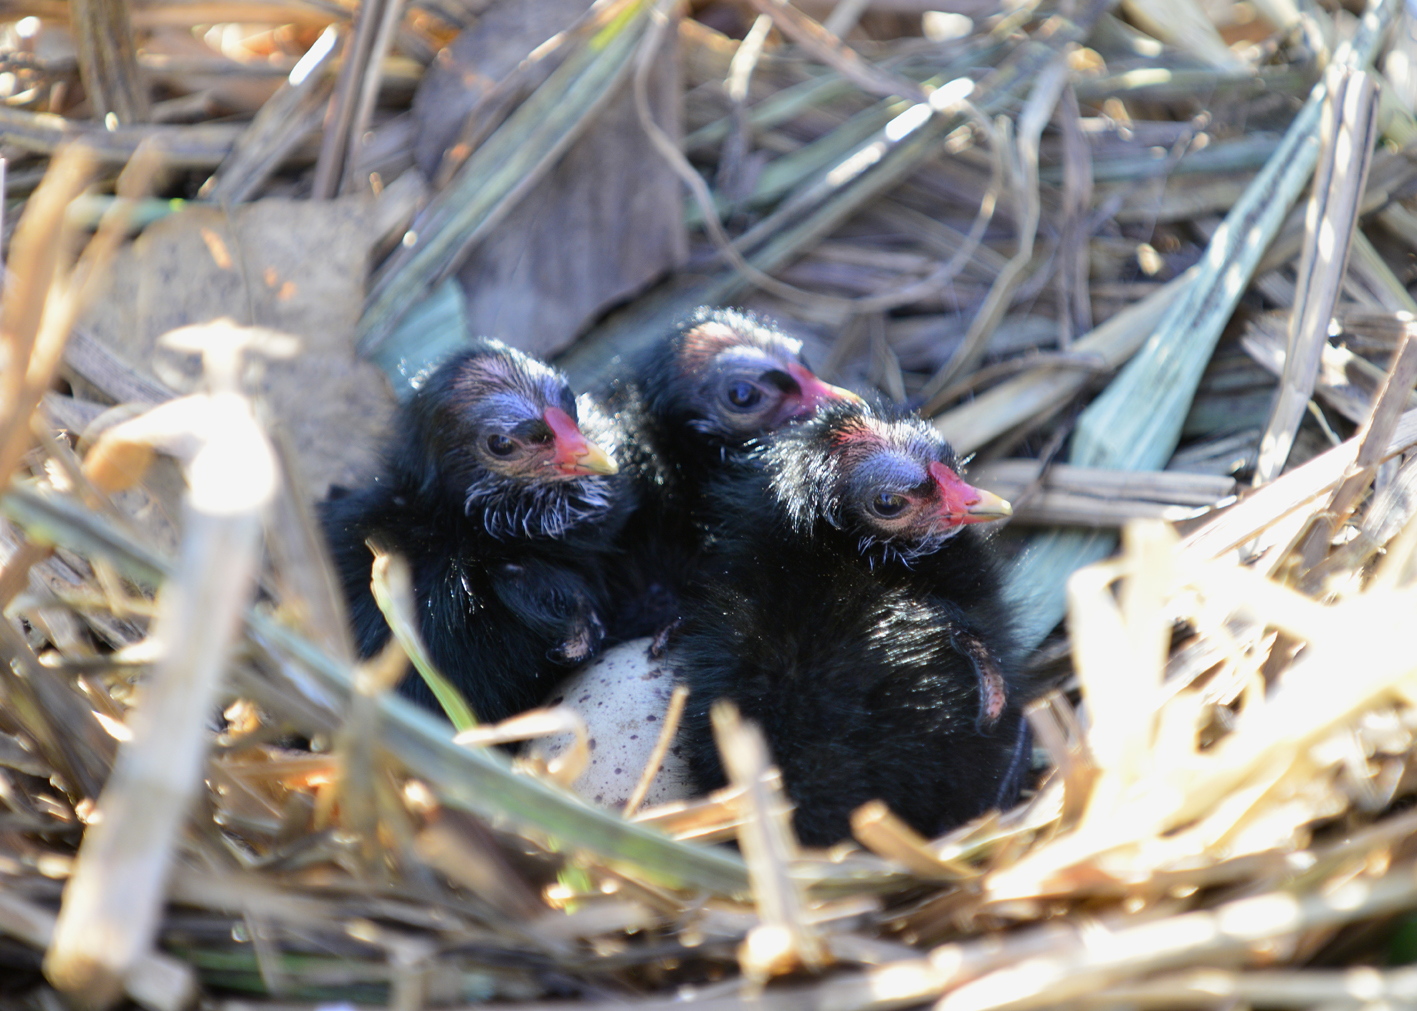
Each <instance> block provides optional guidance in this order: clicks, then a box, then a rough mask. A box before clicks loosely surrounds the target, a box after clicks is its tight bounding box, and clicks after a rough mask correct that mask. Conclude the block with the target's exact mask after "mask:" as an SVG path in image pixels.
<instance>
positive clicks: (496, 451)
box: [487, 434, 517, 456]
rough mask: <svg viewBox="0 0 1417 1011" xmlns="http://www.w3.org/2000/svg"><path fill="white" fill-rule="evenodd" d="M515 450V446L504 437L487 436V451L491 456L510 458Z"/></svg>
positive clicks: (499, 435)
mask: <svg viewBox="0 0 1417 1011" xmlns="http://www.w3.org/2000/svg"><path fill="white" fill-rule="evenodd" d="M516 448H517V444H516V443H515V442H513V441H512V440H511V439H509V438H507V437H506V436H505V435H501V434H498V435H489V436H488V437H487V451H488V452H490V453H491V454H492V455H493V456H511V455H512V453H513V451H515V450H516Z"/></svg>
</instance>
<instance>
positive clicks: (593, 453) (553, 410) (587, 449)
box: [541, 407, 620, 477]
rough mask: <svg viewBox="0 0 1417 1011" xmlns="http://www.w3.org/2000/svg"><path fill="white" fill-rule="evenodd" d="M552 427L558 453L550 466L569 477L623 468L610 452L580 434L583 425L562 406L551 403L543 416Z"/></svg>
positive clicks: (608, 472) (611, 471)
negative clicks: (617, 464) (554, 405)
mask: <svg viewBox="0 0 1417 1011" xmlns="http://www.w3.org/2000/svg"><path fill="white" fill-rule="evenodd" d="M541 417H542V418H543V419H544V420H545V421H546V424H547V425H549V426H550V427H551V436H552V440H553V443H554V445H555V450H556V452H555V455H554V456H552V457H551V466H552V467H555V468H556V470H557V472H558V473H561V474H565V475H566V476H567V477H583V476H585V475H587V474H614V473H617V472H618V471H619V470H620V468H619V467H617V466H616V465H615V461H614V460H613V459H612V458H611V456H610V454H609V453H607V452H605V450H603V449H601V448H600V447H599V446H597V445H596V444H595V443H593V442H591V441H590V440H588V439H587V438H586V437H585V436H584V435H583V434H581V430H580V427H579V426H577V425H576V423H575V422H574V421H573V420H572V419H571V416H570V415H569V414H567V413H566V412H565V411H563V410H561V408H559V407H548V408H547V409H546V413H544V414H543V415H542V416H541Z"/></svg>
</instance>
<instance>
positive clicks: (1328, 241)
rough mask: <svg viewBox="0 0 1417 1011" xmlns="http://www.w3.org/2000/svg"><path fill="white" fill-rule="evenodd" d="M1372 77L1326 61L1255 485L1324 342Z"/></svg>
mask: <svg viewBox="0 0 1417 1011" xmlns="http://www.w3.org/2000/svg"><path fill="white" fill-rule="evenodd" d="M1376 88H1377V86H1376V84H1375V83H1374V81H1373V79H1372V78H1371V77H1370V76H1369V75H1368V74H1366V73H1364V72H1363V71H1362V70H1359V69H1356V68H1353V67H1350V66H1346V65H1344V64H1341V63H1339V64H1334V65H1333V66H1332V67H1331V68H1330V69H1329V95H1328V97H1327V99H1326V100H1325V103H1324V110H1323V121H1322V124H1321V126H1320V136H1321V137H1322V143H1323V152H1322V156H1321V158H1320V161H1319V167H1318V170H1317V178H1316V179H1315V181H1314V187H1313V192H1312V194H1311V195H1310V197H1309V210H1308V216H1307V219H1306V222H1305V223H1306V231H1307V234H1306V236H1305V241H1304V250H1303V254H1302V255H1301V257H1300V260H1299V286H1298V292H1297V293H1296V296H1295V303H1296V309H1295V312H1294V313H1293V315H1292V316H1291V317H1290V322H1289V346H1288V348H1287V349H1286V351H1285V359H1284V376H1283V377H1282V378H1281V380H1280V384H1279V393H1278V396H1277V397H1276V398H1275V401H1274V405H1273V407H1272V408H1271V409H1270V417H1269V423H1268V425H1267V426H1266V428H1265V434H1264V436H1263V438H1262V439H1261V440H1260V455H1259V462H1258V463H1257V464H1256V465H1255V481H1254V483H1255V484H1256V485H1261V484H1265V483H1266V482H1269V481H1272V480H1274V478H1276V477H1277V476H1279V472H1280V470H1281V469H1282V468H1283V467H1284V463H1285V461H1286V460H1288V459H1289V450H1290V447H1291V446H1293V444H1294V436H1295V435H1296V434H1297V433H1298V431H1299V422H1300V421H1301V420H1302V419H1303V417H1304V411H1305V409H1306V407H1307V405H1308V402H1309V397H1310V396H1311V395H1312V394H1313V389H1314V382H1315V380H1316V379H1317V378H1318V374H1319V364H1320V360H1321V356H1322V351H1323V348H1324V346H1325V345H1326V344H1327V341H1328V328H1329V320H1331V319H1332V318H1333V309H1334V306H1335V305H1336V304H1337V303H1338V295H1339V292H1340V291H1341V290H1342V287H1343V275H1344V271H1345V270H1346V268H1347V265H1348V249H1349V237H1350V236H1351V235H1352V234H1353V232H1354V228H1355V224H1356V218H1357V214H1358V204H1359V202H1360V201H1361V199H1362V197H1363V191H1364V188H1365V186H1366V184H1367V180H1368V167H1369V166H1370V165H1371V164H1372V152H1373V134H1374V131H1375V129H1376V123H1377V102H1376Z"/></svg>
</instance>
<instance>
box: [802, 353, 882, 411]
mask: <svg viewBox="0 0 1417 1011" xmlns="http://www.w3.org/2000/svg"><path fill="white" fill-rule="evenodd" d="M787 374H788V375H790V376H791V377H792V378H793V379H795V380H797V385H798V386H799V387H800V388H801V390H802V394H801V398H802V407H803V409H804V412H805V413H808V414H810V413H811V412H813V411H815V410H816V409H817V408H818V406H820V405H821V404H822V402H823V401H827V400H849V401H851V402H852V403H856V404H860V403H862V402H863V401H862V400H861V398H860V397H858V396H857V395H856V394H854V393H852V392H851V391H850V390H843V389H842V388H841V387H840V386H833V385H832V384H831V383H824V382H822V381H821V380H820V379H818V378H817V377H816V376H814V375H813V374H812V370H811V369H809V368H807V366H805V365H799V364H798V363H796V362H792V363H790V364H789V365H788V366H787Z"/></svg>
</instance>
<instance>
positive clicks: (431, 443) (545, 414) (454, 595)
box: [321, 341, 628, 721]
mask: <svg viewBox="0 0 1417 1011" xmlns="http://www.w3.org/2000/svg"><path fill="white" fill-rule="evenodd" d="M577 419H578V422H577ZM581 432H584V435H585V436H589V438H590V439H591V440H593V441H594V443H596V444H599V445H598V446H597V445H594V444H591V443H587V442H586V440H585V439H584V437H581ZM578 438H579V440H580V441H579V442H577V439H578ZM617 441H618V440H617V439H616V438H615V432H614V428H613V423H612V422H611V421H610V420H609V419H608V418H606V417H605V416H604V415H603V414H601V413H599V412H598V411H597V410H596V409H595V408H594V406H593V405H592V404H590V403H589V402H588V401H586V400H584V399H583V400H582V402H581V403H580V404H579V405H578V404H577V403H576V401H575V398H574V397H573V396H572V394H571V392H570V390H569V388H568V387H567V386H566V384H565V381H564V379H563V378H562V377H561V376H560V374H559V373H556V372H554V371H553V370H551V369H550V368H549V367H547V366H545V365H543V364H541V363H539V362H536V361H534V360H533V359H530V358H528V357H526V356H525V355H522V354H521V353H520V352H517V351H515V350H513V349H511V348H508V347H506V346H504V345H501V344H499V343H497V342H493V341H487V342H482V343H479V344H477V345H475V346H474V347H473V348H472V349H470V350H468V351H465V352H462V353H459V354H458V355H457V356H455V357H454V358H453V359H451V360H450V361H448V362H447V363H445V364H444V365H443V366H442V367H440V368H439V369H438V370H437V371H436V372H435V373H433V375H432V376H430V377H429V379H428V380H427V382H426V383H425V384H424V385H423V386H422V387H421V388H420V389H419V391H418V392H417V393H416V394H415V395H414V397H413V398H412V399H411V400H410V401H409V403H408V404H406V405H405V406H404V407H403V408H402V409H401V412H400V414H399V416H398V419H397V421H396V423H395V430H394V434H393V436H392V438H391V439H390V442H389V444H388V446H387V448H386V452H385V454H384V462H383V467H382V470H381V471H380V472H379V473H378V475H377V476H376V477H375V478H374V479H373V480H372V481H371V482H370V483H369V484H368V485H366V486H365V487H363V488H361V489H359V490H357V491H354V492H351V493H349V494H346V495H344V496H342V497H339V498H332V499H330V500H329V501H327V502H325V503H323V504H322V506H321V519H322V521H323V523H324V526H325V531H326V535H327V538H328V540H329V544H330V548H331V551H332V553H333V556H334V561H335V565H336V567H337V570H338V573H339V577H340V580H341V583H342V585H343V589H344V593H345V599H346V601H347V602H348V605H349V614H350V622H351V625H352V627H353V630H354V633H355V638H356V645H357V647H358V649H359V652H360V654H361V655H363V656H370V655H372V654H373V653H375V652H377V651H378V650H379V649H380V648H381V647H382V646H383V645H384V644H385V643H386V642H387V641H388V638H389V635H390V633H389V628H388V626H387V624H386V623H385V621H384V618H383V615H382V614H381V613H380V611H379V608H378V605H377V604H376V603H375V601H374V597H373V594H372V592H371V590H370V572H371V564H372V561H373V556H372V554H371V553H370V550H369V548H368V547H367V546H366V544H365V541H366V540H367V539H370V538H373V539H374V540H375V541H377V542H379V543H380V544H381V545H382V546H383V547H385V548H386V549H388V550H390V551H392V552H394V553H396V554H399V555H402V556H404V557H405V558H406V559H407V560H408V562H409V564H410V567H411V569H412V576H413V586H414V592H415V596H416V602H417V606H418V617H419V622H420V631H421V633H422V636H423V639H424V641H425V643H426V645H427V648H428V652H429V654H430V657H431V659H432V660H433V663H434V665H435V666H437V668H438V669H439V670H440V671H441V672H442V673H443V674H444V675H445V676H446V677H448V678H449V679H450V680H451V681H452V682H453V683H454V684H455V685H456V686H457V687H458V689H459V690H460V691H461V692H462V693H463V695H464V696H465V697H466V698H467V700H468V702H469V704H470V705H471V706H472V709H473V711H474V713H476V715H477V716H478V718H479V719H482V720H485V721H495V720H500V719H504V718H506V717H507V716H510V715H513V714H515V713H517V712H521V711H523V710H525V709H528V708H531V707H533V706H535V705H538V704H540V703H541V702H542V701H543V700H544V699H545V697H546V695H547V693H548V691H549V690H550V688H551V687H552V686H553V685H554V684H555V682H556V681H557V680H559V678H560V677H561V676H562V675H563V674H564V673H566V672H567V671H568V670H569V667H570V665H574V664H577V663H580V662H581V661H583V660H585V659H587V658H589V657H590V656H592V655H593V654H594V653H595V651H596V650H597V649H598V647H599V645H600V642H601V639H602V638H603V634H604V629H603V618H602V615H603V613H604V611H605V589H604V580H603V571H604V564H605V561H604V556H605V552H606V548H607V544H608V541H609V540H610V538H612V537H613V536H614V534H615V533H616V531H617V530H618V527H619V524H620V523H622V522H623V520H624V516H625V514H626V512H627V511H628V503H627V501H626V500H625V495H624V488H623V484H622V482H621V481H620V480H619V479H614V478H611V477H609V476H601V475H604V474H607V472H613V469H614V465H613V463H604V462H600V461H604V459H605V458H604V456H603V455H602V454H601V453H600V450H599V446H613V445H614V444H615V443H616V442H617ZM582 451H584V452H582ZM578 452H580V453H581V456H580V457H576V456H575V454H576V453H578ZM586 460H590V461H591V466H593V467H596V468H597V472H596V473H590V472H588V471H587V469H586V466H585V461H586ZM401 690H402V691H404V693H405V694H407V695H408V696H410V697H411V698H413V699H415V700H416V701H419V702H421V703H423V704H425V705H428V706H430V707H432V706H434V705H435V703H434V700H433V696H432V693H431V692H430V691H429V689H428V688H427V686H426V685H425V684H424V682H423V680H422V679H421V678H420V677H418V675H417V674H416V673H414V674H410V675H409V676H407V677H406V678H405V679H404V681H403V683H402V685H401Z"/></svg>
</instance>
